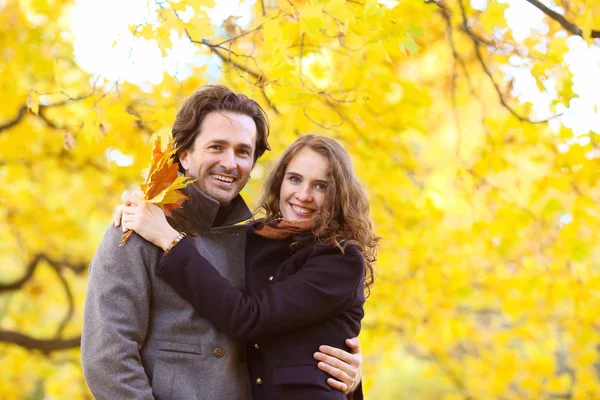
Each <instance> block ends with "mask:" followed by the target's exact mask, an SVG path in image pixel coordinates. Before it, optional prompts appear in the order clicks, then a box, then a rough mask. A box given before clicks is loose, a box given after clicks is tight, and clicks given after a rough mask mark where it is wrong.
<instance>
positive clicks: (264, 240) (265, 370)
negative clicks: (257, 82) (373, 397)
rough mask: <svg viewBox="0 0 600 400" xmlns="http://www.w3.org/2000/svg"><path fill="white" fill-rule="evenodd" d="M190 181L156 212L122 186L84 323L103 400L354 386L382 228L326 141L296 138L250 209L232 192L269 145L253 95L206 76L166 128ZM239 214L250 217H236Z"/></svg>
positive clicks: (89, 372)
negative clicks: (127, 233)
mask: <svg viewBox="0 0 600 400" xmlns="http://www.w3.org/2000/svg"><path fill="white" fill-rule="evenodd" d="M172 133H173V138H174V140H175V144H176V146H177V147H178V152H177V155H176V159H177V161H178V162H179V164H180V169H181V172H182V173H183V174H185V175H186V176H188V177H190V178H194V179H195V181H194V183H193V184H191V185H189V186H188V187H187V188H186V189H184V191H185V194H186V195H187V196H188V198H189V199H188V200H186V201H185V202H184V203H183V207H182V208H180V209H176V210H175V211H174V212H173V218H169V219H167V218H166V217H165V215H164V213H163V212H162V210H161V209H160V208H158V207H156V206H154V205H152V204H150V203H145V202H143V201H142V200H141V199H140V198H139V197H138V196H136V195H130V196H129V197H128V198H127V199H126V206H125V207H122V208H121V209H120V213H118V215H117V216H116V217H115V225H117V226H119V225H121V228H122V229H125V228H126V229H132V230H134V231H135V232H136V233H137V235H133V236H132V237H131V239H130V240H129V242H128V243H127V245H126V246H125V247H122V248H119V243H120V241H121V231H120V229H118V228H116V227H110V228H109V229H108V230H107V232H106V234H105V236H104V238H103V240H102V243H101V244H100V247H99V248H98V250H97V252H96V254H95V256H94V259H93V260H92V263H91V265H90V272H89V287H88V293H87V298H86V303H85V311H84V324H83V336H82V344H81V350H82V364H83V370H84V374H85V378H86V381H87V383H88V385H89V387H90V389H91V391H92V393H93V394H94V396H95V397H96V398H98V399H211V400H213V399H214V400H238V399H239V400H249V399H292V400H293V399H311V400H318V399H346V398H351V399H361V398H362V385H361V382H360V381H361V374H360V368H361V364H362V355H361V353H360V346H359V343H358V339H357V338H356V336H358V333H359V331H360V325H361V319H362V317H363V315H364V312H363V304H364V301H365V292H368V288H369V286H370V285H371V284H372V282H373V266H372V264H373V262H374V261H375V258H376V246H377V240H378V238H377V237H376V236H375V234H374V233H373V229H372V225H371V221H370V219H369V203H368V199H367V196H366V193H365V191H364V189H363V187H362V186H361V184H360V183H359V182H358V180H357V178H356V175H355V173H354V171H353V169H352V166H351V163H350V158H349V156H348V154H347V153H346V152H345V150H344V149H343V148H342V147H341V146H340V145H339V144H338V143H337V142H336V141H334V140H332V139H330V138H326V137H322V136H316V135H306V136H302V137H300V138H299V139H297V140H296V141H295V142H294V143H293V144H292V145H291V146H290V147H289V148H288V149H287V150H286V151H285V152H284V154H283V156H282V157H281V159H280V160H279V161H278V162H277V164H276V165H275V167H274V168H273V171H272V172H271V173H270V175H269V176H268V178H267V180H266V182H265V187H264V194H263V197H262V199H261V201H260V208H261V209H262V211H263V212H264V215H265V217H264V218H261V219H256V220H254V219H252V213H251V212H250V210H249V209H248V207H247V206H246V204H245V203H244V200H243V199H242V198H241V196H240V195H239V192H240V191H241V190H242V189H243V187H244V186H245V184H246V183H247V181H248V178H249V176H250V171H251V170H252V168H253V166H254V165H255V163H256V161H257V160H258V158H260V156H262V154H263V153H264V152H265V151H266V150H268V149H269V145H268V141H267V137H268V134H269V124H268V121H267V118H266V115H265V113H264V111H263V110H262V109H261V107H260V106H259V105H258V104H257V103H256V102H255V101H253V100H251V99H249V98H248V97H246V96H244V95H242V94H236V93H233V92H232V91H230V90H229V89H228V88H226V87H224V86H204V87H202V88H201V89H199V90H198V91H197V92H196V93H194V94H193V95H192V96H191V97H190V98H188V99H187V100H186V102H185V103H184V105H183V106H182V108H181V110H180V111H179V112H178V114H177V118H176V120H175V123H174V125H173V131H172ZM247 220H249V221H250V222H246V223H245V224H240V223H241V222H244V221H247Z"/></svg>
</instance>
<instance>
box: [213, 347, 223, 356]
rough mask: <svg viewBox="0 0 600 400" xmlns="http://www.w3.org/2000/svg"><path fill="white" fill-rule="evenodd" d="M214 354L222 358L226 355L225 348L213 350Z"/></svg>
mask: <svg viewBox="0 0 600 400" xmlns="http://www.w3.org/2000/svg"><path fill="white" fill-rule="evenodd" d="M213 355H214V356H215V357H217V358H221V357H223V356H224V355H225V350H223V349H222V348H220V347H217V348H215V349H214V350H213Z"/></svg>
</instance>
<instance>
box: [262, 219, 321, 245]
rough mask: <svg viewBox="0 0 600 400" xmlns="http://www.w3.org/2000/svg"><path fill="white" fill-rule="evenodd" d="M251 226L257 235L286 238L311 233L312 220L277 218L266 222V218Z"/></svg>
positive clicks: (276, 238) (279, 238) (277, 238)
mask: <svg viewBox="0 0 600 400" xmlns="http://www.w3.org/2000/svg"><path fill="white" fill-rule="evenodd" d="M251 228H252V230H253V231H254V232H255V233H256V234H257V235H259V236H262V237H265V238H267V239H273V240H284V239H289V238H291V237H293V236H296V235H301V234H303V233H304V234H307V233H310V230H311V228H312V220H310V219H305V220H302V221H287V220H285V219H277V220H275V221H272V222H269V223H268V224H266V223H265V220H264V219H262V220H259V221H256V222H255V223H253V224H252V226H251Z"/></svg>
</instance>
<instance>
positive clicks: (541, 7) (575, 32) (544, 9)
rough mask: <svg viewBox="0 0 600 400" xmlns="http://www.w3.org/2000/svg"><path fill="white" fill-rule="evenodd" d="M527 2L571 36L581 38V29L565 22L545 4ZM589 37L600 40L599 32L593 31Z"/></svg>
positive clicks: (537, 0) (562, 17)
mask: <svg viewBox="0 0 600 400" xmlns="http://www.w3.org/2000/svg"><path fill="white" fill-rule="evenodd" d="M527 2H528V3H529V4H531V5H532V6H534V7H536V8H537V9H538V10H540V11H541V12H543V13H544V14H546V15H547V16H548V17H550V18H551V19H553V20H555V21H556V22H558V23H559V24H560V25H561V26H562V27H563V28H565V29H566V30H567V31H569V32H571V33H572V34H573V35H577V36H581V37H583V29H581V28H580V27H578V26H577V25H575V24H573V23H571V22H569V21H567V19H566V18H565V17H564V16H563V15H560V14H559V13H557V12H556V11H553V10H551V9H550V8H548V7H547V6H546V5H545V4H543V3H542V2H541V1H539V0H527ZM590 37H591V38H592V39H597V38H600V30H593V31H592V32H591V34H590Z"/></svg>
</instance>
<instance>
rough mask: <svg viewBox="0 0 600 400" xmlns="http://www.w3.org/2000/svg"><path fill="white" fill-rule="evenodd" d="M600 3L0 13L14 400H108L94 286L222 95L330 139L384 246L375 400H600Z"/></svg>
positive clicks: (368, 357)
mask: <svg viewBox="0 0 600 400" xmlns="http://www.w3.org/2000/svg"><path fill="white" fill-rule="evenodd" d="M599 38H600V1H599V0H587V1H586V0H555V1H550V0H498V1H491V0H471V1H469V0H444V1H442V0H439V1H435V0H400V1H391V0H389V1H375V0H332V1H317V0H288V1H285V0H255V1H252V0H250V1H244V0H242V1H236V0H231V1H216V2H215V1H210V0H209V1H203V0H197V1H195V0H179V1H178V0H150V1H148V0H127V1H117V0H105V1H99V0H96V1H94V0H75V1H73V0H0V43H1V45H0V93H1V100H0V370H1V371H2V374H1V377H0V398H2V399H32V400H33V399H88V398H91V394H90V393H89V391H88V389H87V386H86V384H85V381H84V380H83V375H82V372H81V367H80V361H79V341H80V334H81V322H82V310H83V302H84V299H85V292H86V286H87V268H88V264H89V261H90V260H91V257H92V255H93V254H94V251H95V249H96V247H97V246H98V244H99V242H100V239H101V237H102V235H103V233H104V231H105V230H106V228H107V227H108V226H109V224H110V223H111V213H112V210H113V208H114V206H115V205H116V204H118V203H120V202H121V196H122V194H123V192H124V191H126V190H130V189H132V188H135V187H136V186H137V185H139V184H140V183H141V182H142V181H143V179H144V177H145V174H146V172H147V168H148V166H149V163H150V149H151V144H152V143H153V136H154V135H155V134H156V132H158V131H162V132H165V130H166V131H168V130H169V129H170V127H171V125H172V122H173V120H174V117H175V114H176V112H177V110H178V108H179V106H180V105H181V104H182V102H183V101H184V100H185V98H187V97H188V96H189V95H191V94H192V93H193V92H194V90H196V89H197V88H198V87H200V86H201V85H203V84H206V83H223V84H225V85H228V86H229V87H231V88H232V89H233V90H234V91H238V92H243V93H245V94H247V95H248V96H250V97H252V98H254V99H256V100H257V101H258V102H259V103H261V105H263V107H264V108H265V109H266V111H267V113H268V115H269V118H270V121H271V129H272V130H271V132H272V133H271V137H270V142H271V145H272V148H273V151H271V152H270V153H269V154H267V155H266V156H265V157H263V159H261V161H260V163H259V164H258V165H257V166H256V168H255V169H254V171H253V173H252V179H251V181H250V184H249V185H248V187H247V188H246V189H245V190H244V192H243V195H244V197H245V198H246V200H247V201H248V202H249V204H250V205H251V206H255V205H256V201H257V198H258V195H259V193H260V188H261V184H262V180H263V177H264V176H265V173H266V172H267V171H269V169H270V168H271V166H272V165H273V162H274V161H275V160H276V158H277V156H278V155H279V154H281V151H282V150H283V149H284V148H285V147H286V146H287V145H288V144H290V143H291V142H292V141H293V140H294V139H295V138H296V137H297V136H299V135H303V134H306V133H321V134H325V135H328V136H332V137H335V138H336V139H338V140H339V141H341V143H342V144H343V146H344V147H345V148H346V149H347V150H348V151H349V153H350V154H351V156H352V158H353V161H354V167H355V168H356V170H357V172H358V175H359V177H360V178H361V180H362V182H363V183H364V184H365V186H366V187H367V189H368V192H369V195H370V198H371V205H372V215H373V219H374V221H375V224H376V230H377V233H378V234H379V235H381V236H382V237H383V238H384V239H385V240H384V241H383V242H382V245H381V249H380V254H379V260H378V263H377V269H378V277H377V281H376V284H375V286H374V287H373V290H372V293H371V296H370V297H369V299H368V301H367V304H366V317H365V320H364V321H363V322H364V324H363V331H362V333H361V335H360V339H361V342H362V347H363V353H364V368H363V375H364V382H365V391H366V395H367V397H368V398H370V399H598V398H600V351H599V350H600V347H599V345H600V318H598V310H599V309H600V234H599V226H600V184H599V178H600V143H599V141H600V137H599V136H598V134H599V133H600V110H599V108H600V47H599V46H600V39H599Z"/></svg>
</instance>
